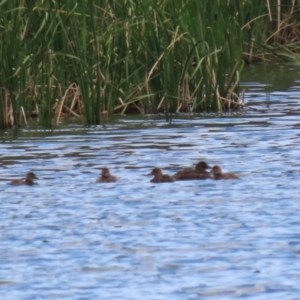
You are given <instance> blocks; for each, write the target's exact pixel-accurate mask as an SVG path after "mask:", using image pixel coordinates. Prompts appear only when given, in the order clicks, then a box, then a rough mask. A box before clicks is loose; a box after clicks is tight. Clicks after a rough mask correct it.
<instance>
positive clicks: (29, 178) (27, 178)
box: [26, 172, 38, 180]
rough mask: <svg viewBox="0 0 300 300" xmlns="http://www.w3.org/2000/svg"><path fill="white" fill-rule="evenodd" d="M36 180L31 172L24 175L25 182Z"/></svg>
mask: <svg viewBox="0 0 300 300" xmlns="http://www.w3.org/2000/svg"><path fill="white" fill-rule="evenodd" d="M33 179H38V178H37V177H36V176H35V174H34V173H33V172H28V173H27V174H26V180H33Z"/></svg>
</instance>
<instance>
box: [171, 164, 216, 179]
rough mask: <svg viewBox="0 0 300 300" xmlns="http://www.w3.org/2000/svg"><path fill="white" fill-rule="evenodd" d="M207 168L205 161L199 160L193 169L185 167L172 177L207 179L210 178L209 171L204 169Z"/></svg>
mask: <svg viewBox="0 0 300 300" xmlns="http://www.w3.org/2000/svg"><path fill="white" fill-rule="evenodd" d="M209 168H210V166H209V165H208V164H207V163H206V162H205V161H200V162H199V163H197V165H196V167H195V169H192V168H185V169H183V170H181V171H179V172H177V173H176V174H175V175H174V176H173V177H174V178H175V179H176V180H194V179H208V178H211V175H210V173H209V172H207V171H206V169H209Z"/></svg>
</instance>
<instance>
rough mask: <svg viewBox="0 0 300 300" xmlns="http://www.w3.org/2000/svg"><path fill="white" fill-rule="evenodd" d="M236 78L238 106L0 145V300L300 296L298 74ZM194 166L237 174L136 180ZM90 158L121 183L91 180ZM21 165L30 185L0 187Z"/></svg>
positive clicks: (285, 71)
mask: <svg viewBox="0 0 300 300" xmlns="http://www.w3.org/2000/svg"><path fill="white" fill-rule="evenodd" d="M246 73H247V74H245V79H244V80H245V82H244V86H245V88H246V98H245V101H246V103H248V105H249V106H251V108H252V109H247V110H246V111H245V112H242V113H239V114H234V115H230V114H224V115H223V116H221V117H217V118H216V117H213V116H211V115H210V116H193V117H192V116H183V117H182V118H175V119H173V121H172V124H168V123H166V122H165V121H164V120H163V119H160V118H156V119H155V120H153V119H141V118H140V119H133V118H126V117H121V118H119V119H118V120H117V121H116V122H115V123H114V124H105V125H103V126H97V127H94V128H83V127H82V126H79V125H69V126H63V127H62V128H58V129H56V130H54V131H52V132H50V131H49V132H45V131H36V130H24V131H22V132H21V134H20V136H19V137H18V138H14V139H8V138H6V139H3V141H2V143H1V144H0V153H1V156H0V165H1V166H2V171H1V178H0V191H1V193H0V232H1V234H0V254H1V255H0V294H1V300H2V299H3V300H11V299H28V300H33V299H70V300H71V299H72V300H74V299H87V300H90V299H128V300H129V299H130V300H135V299H136V300H140V299H149V300H150V299H151V300H160V299H162V300H164V299H172V300H173V299H180V300H181V299H244V298H245V299H262V300H265V299H299V297H300V296H299V295H300V285H299V279H300V271H299V259H300V212H299V210H300V208H299V207H300V205H299V200H300V189H299V171H300V163H299V161H300V152H299V145H300V137H299V135H300V120H299V114H300V112H299V109H300V105H299V99H300V68H299V67H284V68H283V67H278V66H273V67H268V68H266V69H264V68H263V67H255V68H250V69H248V70H247V71H246ZM199 160H206V161H207V162H208V163H209V164H211V165H214V164H220V165H221V166H222V167H223V169H224V170H225V171H230V172H234V173H236V174H237V175H239V176H240V177H241V178H242V179H241V180H240V181H235V180H232V181H230V180H229V181H218V182H216V181H213V180H206V181H204V180H203V181H186V182H175V183H166V184H158V185H155V184H152V183H150V182H149V180H150V178H149V177H147V176H146V174H147V173H149V171H150V170H151V168H153V167H154V166H155V167H156V166H157V167H161V168H163V170H164V171H165V173H168V174H173V173H175V172H176V171H178V170H179V169H180V168H182V167H183V166H187V167H188V166H193V165H195V163H197V162H198V161H199ZM102 166H107V167H109V168H110V169H111V172H112V173H113V174H115V175H117V176H118V177H119V178H120V180H119V181H118V182H117V183H110V184H95V183H94V182H95V179H96V178H97V176H98V175H99V173H100V169H101V167H102ZM29 170H32V171H34V172H35V173H36V174H37V176H38V177H39V180H38V183H39V185H37V186H34V187H27V186H20V187H12V186H8V185H7V184H6V183H7V181H8V180H9V179H14V178H19V177H22V176H23V175H25V173H26V172H27V171H29Z"/></svg>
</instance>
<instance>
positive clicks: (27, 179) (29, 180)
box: [8, 172, 38, 185]
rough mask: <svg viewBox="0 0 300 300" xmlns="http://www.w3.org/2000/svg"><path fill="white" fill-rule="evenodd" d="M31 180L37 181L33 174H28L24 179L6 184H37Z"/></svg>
mask: <svg viewBox="0 0 300 300" xmlns="http://www.w3.org/2000/svg"><path fill="white" fill-rule="evenodd" d="M33 179H38V178H37V177H36V176H35V174H34V173H33V172H28V173H27V174H26V177H25V179H14V180H12V181H11V182H8V184H10V185H34V184H37V183H36V182H34V181H33Z"/></svg>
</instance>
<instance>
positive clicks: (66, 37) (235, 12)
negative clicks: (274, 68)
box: [0, 0, 300, 128]
mask: <svg viewBox="0 0 300 300" xmlns="http://www.w3.org/2000/svg"><path fill="white" fill-rule="evenodd" d="M282 1H283V0H282ZM285 2H286V1H285ZM299 4H300V3H299V1H293V2H292V4H291V5H289V6H285V5H284V3H282V5H281V6H280V11H279V8H278V6H277V0H266V2H263V1H262V2H260V5H257V3H255V4H254V3H253V1H249V0H245V1H238V0H236V1H208V0H203V1H197V0H190V1H185V0H176V1H174V0H173V1H169V0H162V1H138V2H136V1H108V0H97V1H95V0H67V1H61V0H53V1H41V0H32V1H25V0H10V1H1V3H0V17H1V20H2V26H1V27H0V34H1V39H0V55H1V60H0V127H1V128H5V127H8V126H15V127H19V126H24V124H25V125H27V124H28V125H30V124H31V123H32V122H33V117H34V116H37V117H38V122H39V124H40V125H41V126H42V127H47V128H49V127H51V126H52V124H53V122H57V123H58V122H60V120H61V118H63V117H66V116H72V117H76V118H82V120H83V121H84V122H85V123H86V124H88V125H92V124H98V123H99V122H101V119H102V118H103V116H107V115H109V114H114V113H142V114H143V113H161V112H162V113H164V114H165V115H166V118H169V117H170V116H171V114H172V113H174V112H191V111H192V112H201V111H216V112H220V111H222V110H230V109H239V108H240V107H241V106H242V105H241V103H240V102H239V101H240V100H239V93H240V91H239V77H240V73H241V72H242V69H243V60H244V59H246V60H247V62H251V61H252V60H254V59H255V58H262V57H269V56H270V53H271V52H272V51H274V49H275V48H273V49H270V48H268V46H267V44H266V42H267V41H269V42H270V43H271V44H272V45H273V47H274V45H275V44H276V45H280V44H283V43H284V42H285V40H284V37H285V36H286V35H287V32H289V37H290V38H293V37H296V36H298V31H297V30H298V27H299V26H298V14H297V13H298V11H299V8H300V6H299ZM274 20H277V23H276V21H275V24H276V26H275V25H274ZM287 24H290V25H291V24H293V25H291V26H288V25H287ZM261 28H263V30H262V29H261ZM277 47H278V46H277ZM295 48H296V49H298V45H297V43H296V42H294V43H293V44H291V46H290V47H289V48H287V47H286V48H285V50H281V51H277V52H279V54H278V55H279V56H280V58H281V59H286V58H287V57H288V55H291V51H293V50H294V49H295Z"/></svg>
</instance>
